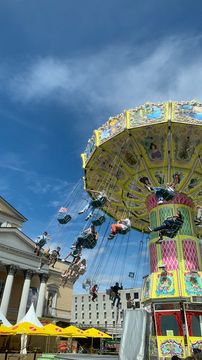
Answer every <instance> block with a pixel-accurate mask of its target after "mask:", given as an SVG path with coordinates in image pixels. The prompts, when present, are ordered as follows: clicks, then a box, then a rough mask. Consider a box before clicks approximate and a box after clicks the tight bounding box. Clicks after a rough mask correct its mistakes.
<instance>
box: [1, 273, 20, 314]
mask: <svg viewBox="0 0 202 360" xmlns="http://www.w3.org/2000/svg"><path fill="white" fill-rule="evenodd" d="M16 270H17V269H16V267H15V266H8V267H7V271H8V275H7V278H6V282H5V287H4V292H3V297H2V300H1V310H2V313H3V314H4V316H6V315H7V311H8V305H9V301H10V296H11V290H12V286H13V280H14V275H15V272H16Z"/></svg>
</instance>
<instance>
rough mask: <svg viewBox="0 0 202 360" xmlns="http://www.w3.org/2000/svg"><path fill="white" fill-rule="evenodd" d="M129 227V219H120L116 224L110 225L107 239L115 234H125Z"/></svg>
mask: <svg viewBox="0 0 202 360" xmlns="http://www.w3.org/2000/svg"><path fill="white" fill-rule="evenodd" d="M130 228H131V221H130V219H128V218H126V219H121V220H119V221H118V222H117V223H116V224H112V226H111V233H110V234H109V237H108V240H111V239H113V238H114V236H115V235H116V234H118V233H119V234H123V235H124V234H126V233H127V232H128V231H129V230H130Z"/></svg>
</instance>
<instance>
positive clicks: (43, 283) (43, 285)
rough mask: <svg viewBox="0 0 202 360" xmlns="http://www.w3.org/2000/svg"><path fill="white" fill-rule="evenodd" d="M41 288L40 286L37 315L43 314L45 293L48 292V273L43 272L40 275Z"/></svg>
mask: <svg viewBox="0 0 202 360" xmlns="http://www.w3.org/2000/svg"><path fill="white" fill-rule="evenodd" d="M40 280H41V283H40V288H39V297H38V301H37V307H36V315H37V316H39V317H41V316H42V315H43V308H44V301H45V293H46V283H47V280H48V275H46V274H41V275H40Z"/></svg>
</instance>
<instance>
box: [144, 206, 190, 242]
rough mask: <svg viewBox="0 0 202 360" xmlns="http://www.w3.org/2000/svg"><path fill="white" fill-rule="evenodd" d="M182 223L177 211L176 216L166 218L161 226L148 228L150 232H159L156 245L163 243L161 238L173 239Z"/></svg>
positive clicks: (181, 217)
mask: <svg viewBox="0 0 202 360" xmlns="http://www.w3.org/2000/svg"><path fill="white" fill-rule="evenodd" d="M183 223H184V218H183V215H182V213H181V211H180V210H177V213H176V215H174V216H169V217H167V218H166V219H165V220H164V222H163V224H162V225H160V226H157V227H155V228H154V229H152V228H149V230H150V231H151V232H152V231H159V239H158V240H157V243H158V244H159V243H161V242H162V241H163V236H168V237H173V235H175V234H176V233H177V232H178V231H179V230H180V228H181V227H182V225H183Z"/></svg>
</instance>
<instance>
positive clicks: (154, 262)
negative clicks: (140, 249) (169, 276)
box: [150, 244, 157, 272]
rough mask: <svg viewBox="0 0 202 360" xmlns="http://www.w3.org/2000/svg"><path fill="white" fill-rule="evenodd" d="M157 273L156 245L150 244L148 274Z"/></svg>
mask: <svg viewBox="0 0 202 360" xmlns="http://www.w3.org/2000/svg"><path fill="white" fill-rule="evenodd" d="M155 271H157V250H156V244H150V272H155Z"/></svg>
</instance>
